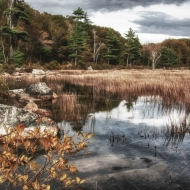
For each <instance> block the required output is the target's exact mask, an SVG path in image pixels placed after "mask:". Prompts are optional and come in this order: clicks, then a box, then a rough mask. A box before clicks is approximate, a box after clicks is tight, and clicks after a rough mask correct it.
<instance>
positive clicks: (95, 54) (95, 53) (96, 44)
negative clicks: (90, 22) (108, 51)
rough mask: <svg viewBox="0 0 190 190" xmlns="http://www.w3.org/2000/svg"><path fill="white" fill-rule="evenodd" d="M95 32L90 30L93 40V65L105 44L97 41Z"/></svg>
mask: <svg viewBox="0 0 190 190" xmlns="http://www.w3.org/2000/svg"><path fill="white" fill-rule="evenodd" d="M96 32H97V31H96V30H94V29H93V30H92V33H93V39H94V47H93V62H94V63H97V61H98V57H99V54H100V50H101V49H102V48H103V47H104V46H105V44H104V43H103V42H101V41H100V40H99V38H98V36H97V35H96Z"/></svg>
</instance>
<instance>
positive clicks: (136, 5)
mask: <svg viewBox="0 0 190 190" xmlns="http://www.w3.org/2000/svg"><path fill="white" fill-rule="evenodd" d="M25 2H26V3H28V4H29V5H30V6H31V7H33V8H34V9H36V10H38V11H40V12H44V11H45V12H48V13H51V14H62V15H63V16H67V15H72V13H73V10H76V9H77V8H78V7H81V8H82V9H83V10H84V11H85V12H87V14H88V16H89V19H90V20H91V21H92V22H93V24H95V25H98V26H105V27H111V28H113V29H114V30H116V31H118V32H120V33H121V35H122V36H125V34H126V33H127V32H128V30H129V28H132V29H133V31H134V32H135V34H136V35H138V37H139V39H140V42H141V43H143V44H145V43H150V42H154V43H159V42H162V41H163V40H164V39H168V38H190V0H136V1H134V0H46V1H44V0H25Z"/></svg>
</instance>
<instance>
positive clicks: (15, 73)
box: [12, 72, 21, 76]
mask: <svg viewBox="0 0 190 190" xmlns="http://www.w3.org/2000/svg"><path fill="white" fill-rule="evenodd" d="M12 75H13V76H20V75H21V74H20V73H19V72H14V73H13V74H12Z"/></svg>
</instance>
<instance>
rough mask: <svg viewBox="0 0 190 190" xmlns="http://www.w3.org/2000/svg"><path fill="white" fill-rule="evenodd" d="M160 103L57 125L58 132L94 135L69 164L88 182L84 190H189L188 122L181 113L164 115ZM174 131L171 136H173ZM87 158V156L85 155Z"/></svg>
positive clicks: (130, 105)
mask: <svg viewBox="0 0 190 190" xmlns="http://www.w3.org/2000/svg"><path fill="white" fill-rule="evenodd" d="M161 102H162V101H161V99H160V98H159V97H156V98H155V97H154V98H150V97H139V98H137V99H136V101H134V102H128V101H126V100H123V101H120V102H119V103H118V104H117V105H116V106H114V107H112V108H111V109H109V110H108V111H105V110H104V111H96V110H95V111H93V112H89V113H87V116H86V119H85V120H81V121H80V120H79V121H77V123H75V122H73V121H66V120H62V121H60V122H58V126H59V127H60V129H63V130H64V132H65V133H68V135H73V134H74V133H75V132H76V130H77V129H78V128H77V125H78V127H79V130H81V131H84V132H86V133H94V134H95V136H94V137H93V138H91V139H90V140H89V147H88V148H87V149H86V150H85V151H84V152H83V153H81V154H80V155H78V156H73V157H71V159H70V163H72V164H74V165H75V166H76V167H77V168H78V170H79V172H78V173H77V176H79V177H81V178H82V179H85V180H87V183H86V184H84V185H83V188H85V189H103V190H106V189H110V190H111V189H123V190H127V189H129V190H131V189H140V190H144V189H151V190H152V189H190V180H189V179H190V160H189V159H190V134H189V131H188V126H189V119H188V115H187V114H186V113H185V111H184V110H183V109H180V111H178V110H177V109H176V108H175V107H173V108H170V109H166V108H163V106H161ZM172 129H173V130H172ZM87 152H88V155H86V153H87Z"/></svg>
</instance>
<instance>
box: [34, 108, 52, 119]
mask: <svg viewBox="0 0 190 190" xmlns="http://www.w3.org/2000/svg"><path fill="white" fill-rule="evenodd" d="M34 113H36V114H39V115H41V116H44V117H51V116H52V113H51V112H50V111H48V110H45V109H37V110H36V111H34Z"/></svg>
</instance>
